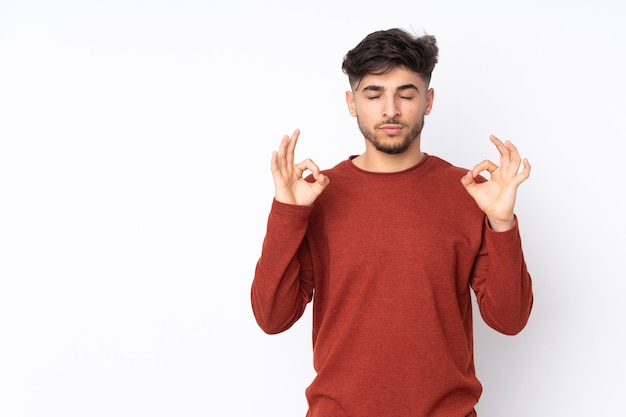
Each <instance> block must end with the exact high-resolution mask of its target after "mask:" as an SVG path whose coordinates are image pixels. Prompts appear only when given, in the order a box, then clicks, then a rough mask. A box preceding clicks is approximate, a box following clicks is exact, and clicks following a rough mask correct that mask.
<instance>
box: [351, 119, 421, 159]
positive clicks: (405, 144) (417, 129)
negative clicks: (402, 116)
mask: <svg viewBox="0 0 626 417" xmlns="http://www.w3.org/2000/svg"><path fill="white" fill-rule="evenodd" d="M356 120H357V123H358V125H359V130H360V131H361V133H362V134H363V137H364V138H365V139H366V140H368V141H369V142H370V143H371V144H372V145H374V147H375V148H376V150H377V151H380V152H384V153H386V154H389V155H396V154H400V153H403V152H405V151H406V150H407V149H409V147H410V146H411V144H412V143H413V142H414V141H415V139H417V138H418V137H419V136H420V134H421V133H422V129H423V128H424V115H423V114H422V120H421V121H420V122H419V123H416V124H415V125H414V126H411V129H410V130H409V131H408V132H407V134H405V135H403V136H398V137H397V138H395V139H396V140H394V141H393V142H391V143H386V142H383V141H382V140H381V139H380V138H379V137H378V136H376V134H375V133H374V132H373V131H371V130H369V129H367V128H366V127H365V126H363V125H362V124H361V121H360V120H359V118H358V116H357V118H356ZM383 124H398V125H399V124H401V123H400V122H399V121H397V120H396V119H388V120H385V121H384V122H383V123H380V124H378V125H376V126H374V128H375V129H378V127H379V126H381V125H383Z"/></svg>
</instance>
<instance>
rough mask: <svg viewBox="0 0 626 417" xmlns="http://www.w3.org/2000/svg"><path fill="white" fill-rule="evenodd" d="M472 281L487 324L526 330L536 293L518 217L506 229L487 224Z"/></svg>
mask: <svg viewBox="0 0 626 417" xmlns="http://www.w3.org/2000/svg"><path fill="white" fill-rule="evenodd" d="M485 223H487V222H486V221H485ZM471 283H472V289H473V290H474V292H475V294H476V301H477V304H478V308H479V309H480V314H481V316H482V318H483V320H484V321H485V323H487V324H488V325H489V326H490V327H491V328H493V329H495V330H497V331H499V332H500V333H504V334H508V335H514V334H517V333H519V332H520V331H522V329H523V328H524V327H525V326H526V323H527V322H528V318H529V317H530V312H531V309H532V305H533V292H532V281H531V277H530V274H529V273H528V270H527V268H526V262H525V260H524V255H523V252H522V242H521V238H520V234H519V229H518V224H517V219H514V225H513V227H512V228H511V229H509V230H507V231H505V232H495V231H493V230H491V228H490V227H489V225H488V224H485V226H484V228H483V243H482V245H481V250H480V252H479V255H478V258H477V260H476V263H475V266H474V269H473V271H472V281H471Z"/></svg>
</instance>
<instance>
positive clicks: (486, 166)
mask: <svg viewBox="0 0 626 417" xmlns="http://www.w3.org/2000/svg"><path fill="white" fill-rule="evenodd" d="M496 169H498V166H497V165H496V164H494V163H493V162H491V161H490V160H488V159H485V160H484V161H482V162H480V163H478V164H477V165H476V166H475V167H474V169H472V174H473V175H474V177H477V176H478V175H480V173H481V172H483V171H487V172H489V174H492V173H493V172H494V171H495V170H496Z"/></svg>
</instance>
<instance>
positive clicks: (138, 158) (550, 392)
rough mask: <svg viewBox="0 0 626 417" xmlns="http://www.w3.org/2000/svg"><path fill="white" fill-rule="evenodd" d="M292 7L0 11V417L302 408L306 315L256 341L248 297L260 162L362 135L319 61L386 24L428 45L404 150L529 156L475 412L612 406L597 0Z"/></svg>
mask: <svg viewBox="0 0 626 417" xmlns="http://www.w3.org/2000/svg"><path fill="white" fill-rule="evenodd" d="M220 3H223V4H220ZM262 3H263V5H261V4H262ZM293 3H296V2H288V1H267V2H253V1H252V0H248V1H241V2H236V1H233V2H204V1H190V0H177V1H166V0H161V1H147V0H146V1H121V0H119V1H104V0H103V1H67V0H62V1H56V2H47V1H43V0H42V1H17V0H16V1H6V0H4V1H2V2H0V415H2V416H7V417H22V416H42V417H43V416H46V417H48V416H63V417H70V416H81V417H82V416H90V417H96V416H113V415H115V416H138V415H150V416H174V415H176V416H186V417H192V416H238V417H239V416H272V417H278V416H285V417H294V416H304V413H305V410H306V403H305V400H304V388H305V387H306V385H308V383H309V382H310V379H311V378H312V376H313V373H312V364H311V352H310V348H311V346H310V311H308V312H307V313H306V315H305V317H304V318H303V320H301V321H300V322H299V323H297V324H296V325H295V326H294V327H293V328H292V329H291V330H290V331H288V332H286V333H283V334H281V335H276V336H268V335H265V334H263V333H262V332H261V331H260V329H259V328H258V327H257V326H256V324H255V322H254V319H253V316H252V313H251V310H250V306H249V286H250V283H251V280H252V276H253V270H254V265H255V262H256V259H257V257H258V255H259V251H260V245H261V241H262V238H263V234H264V231H265V220H266V217H267V213H268V210H269V204H270V201H271V197H272V193H273V188H272V180H271V176H270V172H269V160H270V154H271V152H272V150H273V149H274V148H275V147H276V146H277V144H278V142H279V140H280V138H281V136H282V135H283V134H285V133H290V132H291V131H292V130H293V129H294V128H296V127H298V128H300V129H301V130H302V136H301V140H300V144H299V149H298V158H299V159H303V158H304V157H311V158H313V159H314V160H315V161H316V162H317V163H318V164H319V165H321V166H322V167H324V168H326V167H330V166H332V165H334V164H335V163H336V162H338V161H339V160H342V159H344V158H345V157H347V156H348V155H350V154H354V153H359V152H360V151H361V150H362V147H363V143H362V139H361V138H360V137H359V134H358V130H357V128H356V123H355V121H354V119H352V118H351V117H350V116H349V114H348V112H347V110H346V109H345V105H344V91H345V90H346V89H347V81H346V80H345V76H344V75H343V74H342V73H341V69H340V66H341V59H342V57H343V54H344V53H345V52H347V50H348V49H350V48H352V47H353V46H354V45H356V43H357V42H358V41H359V40H360V39H361V38H362V37H363V36H365V35H366V34H367V33H369V32H371V31H374V30H378V29H386V28H389V27H394V26H399V27H403V28H408V29H413V30H414V31H416V32H422V31H427V32H429V33H431V34H433V35H435V36H437V38H438V41H439V45H440V64H439V65H438V66H437V68H436V69H435V74H434V78H433V82H432V86H433V87H434V88H435V91H436V99H435V107H434V110H433V113H432V114H431V115H430V116H428V118H427V120H426V127H425V130H424V133H423V148H424V150H425V151H426V152H429V153H433V154H437V155H440V156H442V157H444V158H446V159H448V160H450V161H451V162H453V163H455V164H457V165H462V166H467V167H469V166H472V165H474V164H475V163H477V162H479V161H480V160H482V159H485V158H495V157H496V155H495V152H494V151H495V150H494V149H493V148H492V145H491V144H490V143H489V141H488V135H489V134H491V133H494V134H496V135H498V136H500V137H501V138H504V139H510V140H512V141H513V142H514V143H515V144H516V145H518V147H519V149H520V150H521V152H522V153H523V154H524V156H526V157H528V158H529V160H530V162H531V164H532V166H533V168H532V174H531V178H530V179H529V180H528V181H527V182H525V183H524V184H523V185H522V187H521V188H520V190H519V199H518V206H517V207H518V208H517V212H518V216H519V219H520V224H521V229H522V239H523V242H524V246H525V250H526V257H527V262H528V264H529V268H530V270H531V273H532V275H533V278H534V285H535V287H534V288H535V297H536V303H535V308H534V311H533V315H532V318H531V320H530V322H529V324H528V326H527V328H526V329H525V330H524V331H523V332H522V333H521V334H520V335H518V336H515V337H509V336H503V335H500V334H497V333H495V332H493V331H491V330H489V329H488V328H486V327H485V326H484V325H482V324H481V322H480V320H477V328H476V361H477V368H478V369H477V370H478V374H479V377H480V378H481V379H482V381H483V383H484V387H485V393H484V395H483V397H482V400H481V402H480V405H479V408H478V411H479V414H480V415H481V416H483V417H489V416H494V417H501V416H507V417H516V416H520V417H521V416H524V417H526V416H535V417H543V416H545V417H554V416H581V417H582V416H584V417H588V416H611V417H612V416H617V415H623V412H624V411H623V409H624V408H623V401H622V400H621V396H622V395H623V393H624V392H625V391H626V384H625V383H624V381H625V380H624V373H625V372H626V361H625V359H624V352H626V342H625V337H624V336H625V333H626V323H625V322H626V303H624V302H623V299H624V297H625V296H626V273H625V270H624V257H625V255H626V253H625V250H624V249H625V244H624V236H625V234H626V230H625V226H624V223H625V222H624V214H625V213H626V211H625V207H624V202H623V195H624V190H625V187H624V180H623V178H624V175H623V169H622V164H623V160H624V158H623V153H622V148H623V145H624V140H625V139H626V134H625V133H624V114H625V112H626V88H625V87H626V86H625V81H624V80H625V78H624V73H626V66H625V64H624V60H623V48H624V43H625V41H626V33H625V29H624V27H623V19H622V18H623V12H621V11H620V8H619V7H618V4H619V2H618V1H609V0H595V1H590V0H589V1H582V0H579V1H576V0H574V1H538V0H536V1H535V0H533V1H526V2H519V3H515V4H513V3H505V2H496V1H485V0H478V1H476V2H464V1H460V0H459V1H456V2H450V1H448V2H444V1H441V2H432V1H431V2H417V1H398V0H396V1H394V0H389V1H386V2H373V1H365V2H363V1H358V2H357V1H352V2H324V1H322V2H320V1H316V2H309V4H310V5H307V6H305V5H301V6H294V5H293ZM226 4H228V5H226Z"/></svg>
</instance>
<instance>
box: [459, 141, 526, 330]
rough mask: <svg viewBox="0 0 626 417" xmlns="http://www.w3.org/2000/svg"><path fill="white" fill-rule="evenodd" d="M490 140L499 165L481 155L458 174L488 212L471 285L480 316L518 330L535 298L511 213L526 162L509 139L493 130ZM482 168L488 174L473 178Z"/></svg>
mask: <svg viewBox="0 0 626 417" xmlns="http://www.w3.org/2000/svg"><path fill="white" fill-rule="evenodd" d="M490 140H491V142H492V143H493V144H494V145H495V146H496V148H497V149H498V152H499V153H500V165H499V166H498V165H496V164H494V163H493V162H491V161H489V160H485V161H483V162H481V163H479V164H477V165H476V166H475V167H474V169H473V170H472V171H468V172H467V174H466V175H465V176H464V177H463V178H462V179H461V182H462V183H463V185H464V186H465V189H466V190H467V192H468V193H469V194H470V195H471V196H472V197H473V198H474V200H475V201H476V204H477V205H478V207H480V209H481V210H482V211H483V212H484V213H485V215H486V224H485V226H484V228H483V229H484V230H483V243H482V245H481V250H480V253H479V256H478V259H477V260H476V263H475V266H474V270H473V274H472V288H473V289H474V292H475V293H476V299H477V302H478V306H479V308H480V312H481V315H482V317H483V320H485V322H486V323H487V324H488V325H489V326H491V327H492V328H494V329H496V330H498V331H500V332H501V333H505V334H516V333H518V332H520V331H521V330H522V329H523V328H524V326H525V325H526V322H527V321H528V317H529V316H530V310H531V308H532V304H533V293H532V284H531V279H530V275H529V274H528V270H527V268H526V263H525V261H524V255H523V252H522V244H521V239H520V235H519V229H518V224H517V218H516V216H515V213H514V207H515V199H516V194H517V188H518V187H519V185H520V184H521V183H522V182H524V181H525V180H526V179H527V178H528V177H529V175H530V164H529V163H528V160H526V159H523V160H522V159H521V158H520V155H519V152H518V151H517V148H516V147H515V146H514V145H513V144H512V143H511V142H509V141H506V142H504V143H503V142H502V141H500V140H499V139H498V138H496V137H495V136H491V137H490ZM522 164H523V169H522V171H521V172H520V171H519V169H520V166H521V165H522ZM482 171H488V172H489V174H490V176H491V177H490V179H489V180H487V181H482V180H479V181H478V182H477V181H476V179H477V177H478V176H479V175H480V173H481V172H482Z"/></svg>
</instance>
